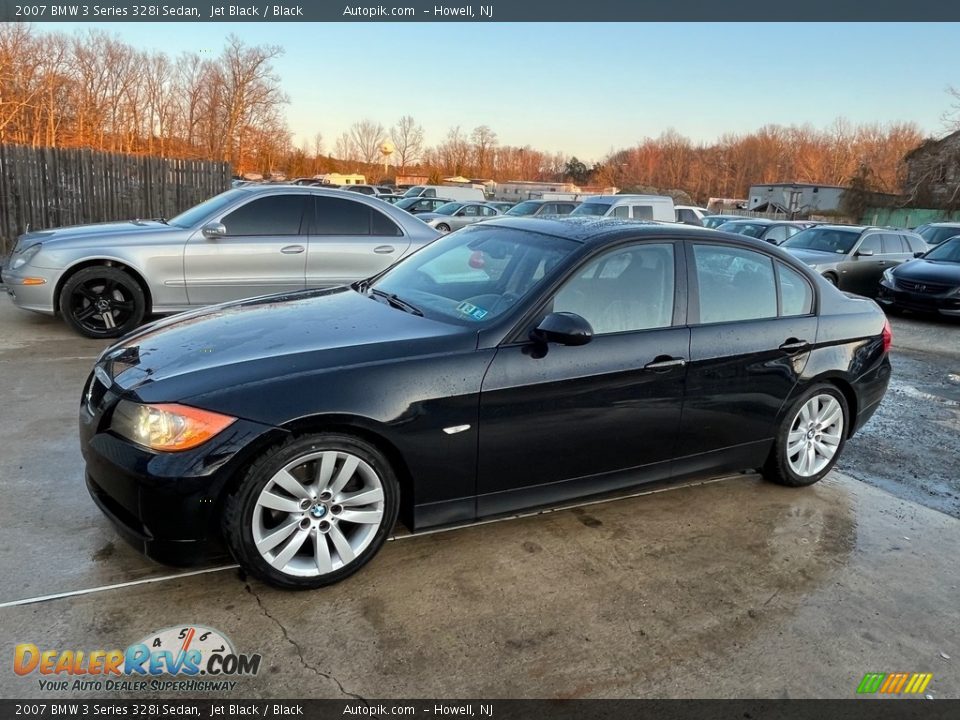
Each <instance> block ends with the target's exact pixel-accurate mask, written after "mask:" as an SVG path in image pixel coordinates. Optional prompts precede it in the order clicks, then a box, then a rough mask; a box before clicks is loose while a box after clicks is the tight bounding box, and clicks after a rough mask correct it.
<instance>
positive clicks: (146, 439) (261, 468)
mask: <svg viewBox="0 0 960 720" xmlns="http://www.w3.org/2000/svg"><path fill="white" fill-rule="evenodd" d="M890 342H891V335H890V328H889V325H887V324H886V320H885V318H884V315H883V313H882V312H881V311H880V309H879V308H878V307H877V305H876V304H875V303H874V302H873V301H872V300H867V299H863V298H855V297H851V296H847V295H844V294H843V293H841V292H840V291H838V290H837V289H836V288H833V287H832V286H830V285H829V284H828V283H827V282H826V281H825V280H823V278H821V277H819V276H818V275H817V274H816V273H814V272H813V271H811V270H810V269H808V268H807V267H806V266H805V265H804V264H803V263H802V262H800V261H798V260H796V259H794V258H793V257H791V256H790V255H788V254H786V253H784V252H782V251H781V250H779V249H778V248H776V247H774V246H772V245H770V244H768V243H763V242H761V241H758V240H754V239H751V238H747V237H743V236H739V235H727V234H723V233H718V232H716V231H711V230H705V229H702V228H691V227H688V226H668V225H660V224H646V223H635V222H623V221H620V220H615V219H595V218H568V219H560V220H545V219H523V218H516V219H512V218H504V219H500V220H495V221H491V222H487V223H482V224H477V225H475V226H471V227H469V228H466V229H464V230H461V231H459V232H456V233H452V234H450V235H448V236H446V237H444V238H442V239H440V240H437V241H435V242H434V243H432V244H430V245H428V246H427V247H425V248H424V249H422V250H420V251H418V252H417V253H415V254H413V255H411V256H410V257H409V258H407V259H405V260H403V261H402V262H400V263H399V264H397V265H395V266H394V267H393V268H391V269H390V270H388V271H386V272H384V273H382V274H381V275H379V276H377V277H375V278H372V279H370V280H367V281H363V282H360V283H356V284H354V285H352V286H349V287H340V288H336V289H327V290H319V291H306V292H299V293H296V294H289V295H273V296H266V297H260V298H255V299H251V300H245V301H238V302H234V303H229V304H225V305H219V306H214V307H211V308H207V309H203V310H198V311H195V312H191V313H188V314H184V315H180V316H178V317H173V318H169V319H165V320H161V321H159V322H157V323H154V324H153V325H150V326H147V327H145V328H142V329H141V330H139V331H137V332H135V333H134V334H132V335H129V336H127V337H126V338H124V339H123V340H121V341H120V342H119V343H117V344H116V345H114V346H113V347H110V348H108V349H107V350H105V351H104V352H103V354H102V355H101V356H100V358H98V360H97V362H96V364H95V367H94V369H93V372H92V374H91V375H90V377H89V379H88V381H87V383H86V386H85V388H84V391H83V400H82V404H81V408H80V438H81V445H82V450H83V456H84V458H85V461H86V478H87V485H88V488H89V490H90V494H91V495H92V497H93V499H94V500H95V501H96V503H97V504H98V505H99V506H100V508H101V509H102V510H103V511H104V512H105V513H106V514H107V515H108V516H109V517H110V518H111V519H112V520H113V522H114V523H115V524H116V525H117V527H118V528H119V530H120V531H121V533H122V534H123V535H124V536H125V537H127V538H128V539H129V540H131V541H132V542H133V543H134V544H135V545H136V546H137V547H138V548H140V549H141V550H142V551H143V552H145V553H146V554H147V555H149V556H150V557H153V558H155V559H157V560H160V561H163V562H168V563H173V564H188V563H191V562H194V561H196V560H198V559H200V558H202V557H203V556H204V554H205V552H206V551H207V550H208V549H209V548H210V547H212V546H215V545H217V544H219V543H221V542H222V541H224V542H225V543H226V546H227V547H228V548H229V550H230V552H232V553H233V555H234V556H235V557H236V559H237V561H238V562H239V563H240V564H241V565H242V566H243V567H244V568H245V569H246V570H247V571H249V572H250V573H251V574H253V575H255V576H256V577H258V578H261V579H262V580H264V581H266V582H269V583H272V584H274V585H278V586H284V587H293V588H304V587H318V586H321V585H327V584H329V583H333V582H336V581H338V580H341V579H343V578H345V577H347V576H348V575H350V574H351V573H353V572H355V571H357V570H358V569H359V568H360V567H362V566H363V565H364V564H365V563H366V562H367V561H368V560H370V558H371V557H372V556H373V555H374V554H375V553H376V552H377V551H378V550H379V549H380V547H381V546H382V545H383V543H384V541H385V540H386V538H387V537H388V534H389V533H390V532H391V530H392V528H393V526H394V523H395V522H396V521H397V520H398V518H399V520H400V521H401V522H403V523H404V524H405V525H406V526H407V527H408V528H409V529H410V530H412V531H414V532H416V531H418V530H421V529H424V528H429V527H434V526H439V525H450V524H459V523H468V522H471V521H475V520H477V519H479V518H485V517H489V516H494V515H500V514H508V513H512V512H515V511H518V510H522V509H526V508H531V507H535V506H542V505H548V504H552V503H557V502H560V501H567V500H570V499H572V498H577V497H582V496H586V495H593V494H597V493H606V492H610V491H614V490H619V489H621V488H625V487H630V486H634V485H637V484H640V483H646V482H651V481H659V480H665V479H671V478H679V477H683V476H688V475H695V474H705V473H718V472H723V471H730V470H738V469H747V468H760V469H762V471H763V473H764V474H765V476H766V477H767V478H769V479H770V480H772V481H774V482H777V483H782V484H784V485H791V486H802V485H810V484H811V483H814V482H816V481H817V480H819V479H820V478H822V477H823V476H824V475H825V474H826V473H827V472H828V471H829V470H830V468H831V467H833V464H834V462H836V460H837V457H838V455H839V453H840V452H841V451H842V449H843V445H844V442H845V441H846V440H847V439H848V438H849V437H850V436H851V435H852V434H853V433H854V432H856V431H857V429H858V428H860V426H862V425H863V423H865V422H866V421H867V419H868V418H869V417H870V416H871V415H872V414H873V412H874V410H875V409H876V407H877V405H878V403H879V402H880V401H881V399H882V398H883V395H884V392H885V390H886V387H887V383H888V381H889V376H890V362H889V359H888V350H889V348H890Z"/></svg>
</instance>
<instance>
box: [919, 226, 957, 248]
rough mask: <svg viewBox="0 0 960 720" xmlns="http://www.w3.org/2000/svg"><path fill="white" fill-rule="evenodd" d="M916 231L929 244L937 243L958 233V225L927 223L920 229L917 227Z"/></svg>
mask: <svg viewBox="0 0 960 720" xmlns="http://www.w3.org/2000/svg"><path fill="white" fill-rule="evenodd" d="M916 232H917V234H918V235H919V236H920V237H922V238H923V239H924V240H926V241H927V242H928V243H929V244H930V245H939V244H940V243H942V242H943V241H944V240H946V239H947V238H952V237H953V236H955V235H960V227H943V226H940V227H936V226H935V225H927V226H926V227H925V228H923V229H922V230H921V229H920V228H917V230H916Z"/></svg>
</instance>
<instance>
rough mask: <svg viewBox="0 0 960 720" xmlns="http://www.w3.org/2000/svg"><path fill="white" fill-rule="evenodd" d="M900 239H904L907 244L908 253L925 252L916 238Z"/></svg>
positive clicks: (907, 236)
mask: <svg viewBox="0 0 960 720" xmlns="http://www.w3.org/2000/svg"><path fill="white" fill-rule="evenodd" d="M901 237H902V238H903V239H904V242H906V243H907V247H908V248H910V252H912V253H917V252H924V251H925V250H926V248H925V247H924V246H923V244H922V243H921V242H920V240H919V239H918V238H915V237H912V236H910V235H902V236H901Z"/></svg>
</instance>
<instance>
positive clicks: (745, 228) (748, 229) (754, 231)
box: [717, 222, 769, 238]
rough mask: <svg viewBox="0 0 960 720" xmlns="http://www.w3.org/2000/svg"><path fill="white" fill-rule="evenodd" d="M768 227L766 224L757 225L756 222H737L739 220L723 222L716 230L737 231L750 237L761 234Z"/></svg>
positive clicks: (756, 236)
mask: <svg viewBox="0 0 960 720" xmlns="http://www.w3.org/2000/svg"><path fill="white" fill-rule="evenodd" d="M767 227H769V226H768V225H759V224H757V223H739V222H736V223H734V222H729V223H724V224H723V225H721V226H720V227H718V228H717V230H723V231H725V232H732V233H737V234H738V235H748V236H750V237H752V238H758V237H761V236H763V231H764V230H766V229H767Z"/></svg>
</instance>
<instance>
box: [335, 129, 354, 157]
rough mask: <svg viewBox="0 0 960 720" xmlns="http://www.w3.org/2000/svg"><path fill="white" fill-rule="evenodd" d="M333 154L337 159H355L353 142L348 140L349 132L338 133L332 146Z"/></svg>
mask: <svg viewBox="0 0 960 720" xmlns="http://www.w3.org/2000/svg"><path fill="white" fill-rule="evenodd" d="M333 154H334V155H335V156H336V157H337V159H338V160H355V159H356V156H355V155H354V154H353V143H351V142H350V133H340V135H339V136H338V137H337V141H336V143H334V146H333Z"/></svg>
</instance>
